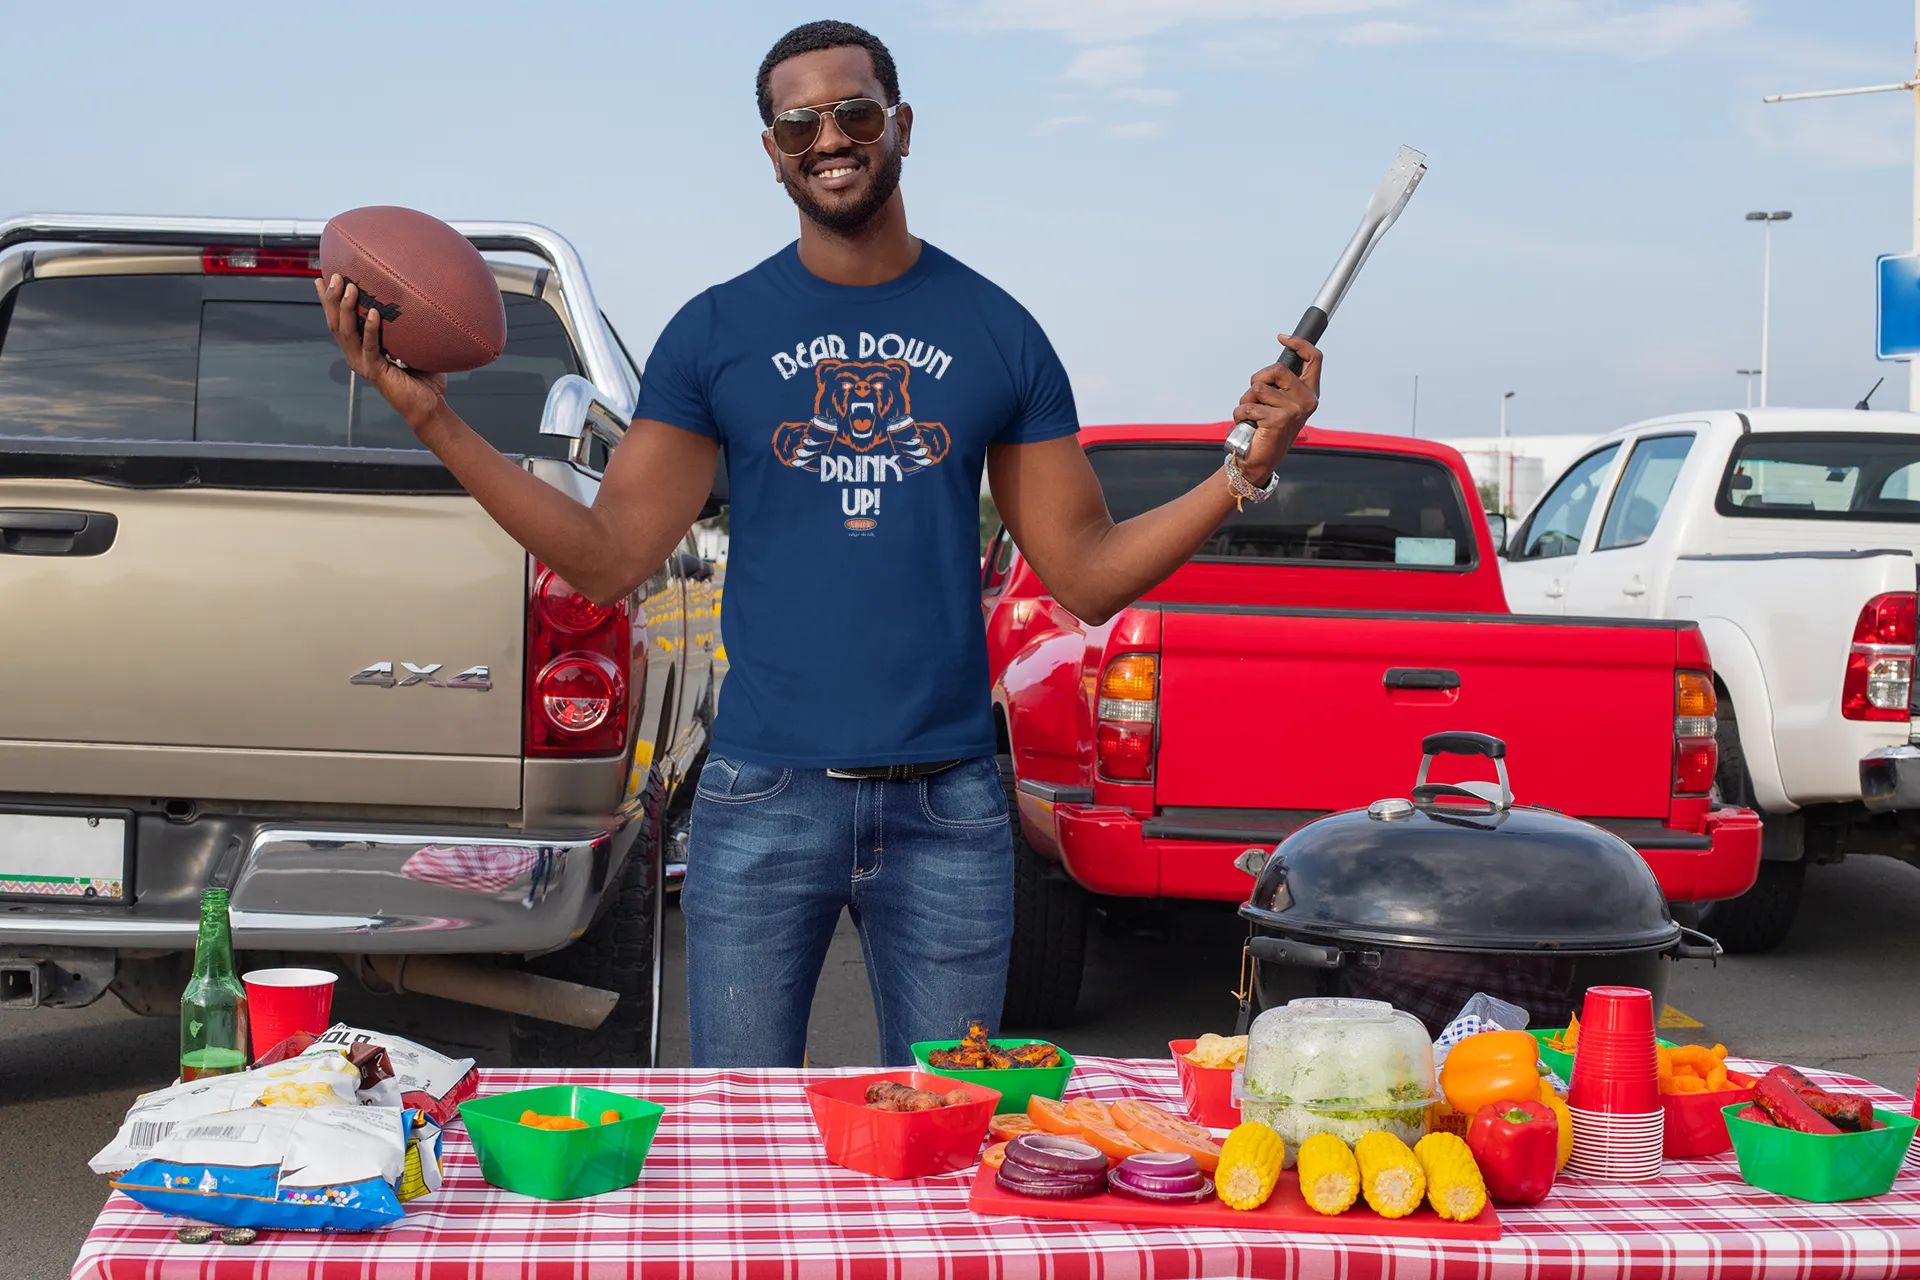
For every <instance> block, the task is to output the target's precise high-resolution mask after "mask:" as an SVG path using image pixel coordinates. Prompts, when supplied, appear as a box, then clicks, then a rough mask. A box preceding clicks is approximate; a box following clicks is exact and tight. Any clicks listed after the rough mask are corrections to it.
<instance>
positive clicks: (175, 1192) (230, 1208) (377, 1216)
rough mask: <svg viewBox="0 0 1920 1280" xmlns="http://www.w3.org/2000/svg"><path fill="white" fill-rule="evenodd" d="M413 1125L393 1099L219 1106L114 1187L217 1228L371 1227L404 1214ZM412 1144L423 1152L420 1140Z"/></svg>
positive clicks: (172, 1136)
mask: <svg viewBox="0 0 1920 1280" xmlns="http://www.w3.org/2000/svg"><path fill="white" fill-rule="evenodd" d="M412 1127H413V1113H412V1112H410V1111H401V1110H397V1109H395V1108H393V1107H359V1106H346V1107H312V1108H288V1107H248V1108H247V1109H245V1110H243V1111H220V1112H215V1113H214V1114H212V1115H203V1116H200V1117H198V1118H196V1119H193V1120H188V1121H184V1122H182V1123H180V1124H179V1125H177V1126H175V1128H174V1129H173V1131H172V1132H170V1133H169V1134H168V1135H167V1136H166V1137H164V1138H162V1139H160V1141H158V1142H157V1143H155V1144H154V1146H153V1153H152V1155H150V1156H149V1157H148V1158H147V1159H145V1160H143V1161H141V1162H140V1163H139V1164H137V1165H135V1166H134V1167H133V1168H131V1169H129V1170H128V1171H127V1172H126V1173H124V1174H122V1175H121V1176H120V1177H118V1178H116V1179H114V1183H113V1185H114V1188H115V1189H116V1190H119V1191H123V1192H125V1193H126V1194H127V1196H128V1197H130V1198H131V1199H132V1200H134V1201H135V1202H136V1203H138V1204H141V1205H144V1206H145V1207H147V1208H149V1209H153V1210H156V1211H158V1212H160V1213H171V1214H178V1215H180V1216H182V1217H187V1218H194V1219H197V1220H199V1221H201V1222H210V1223H213V1224H215V1225H216V1226H222V1227H255V1228H263V1227H264V1228H276V1229H280V1230H287V1231H372V1230H376V1229H378V1228H380V1227H385V1226H389V1225H391V1224H392V1223H395V1222H398V1221H399V1220H400V1219H401V1217H403V1216H404V1211H403V1210H402V1209H401V1207H400V1189H399V1186H398V1184H399V1182H400V1179H401V1176H402V1174H403V1173H405V1172H406V1169H407V1137H408V1134H409V1132H410V1131H411V1129H412ZM437 1145H438V1144H437V1142H435V1143H434V1144H433V1146H434V1147H437ZM419 1149H420V1153H421V1157H422V1159H423V1160H424V1159H425V1158H426V1157H427V1155H428V1147H427V1144H421V1145H420V1148H419ZM435 1154H437V1153H435ZM437 1164H438V1162H437V1159H436V1160H435V1169H434V1173H433V1176H434V1180H435V1181H437V1180H438V1168H437Z"/></svg>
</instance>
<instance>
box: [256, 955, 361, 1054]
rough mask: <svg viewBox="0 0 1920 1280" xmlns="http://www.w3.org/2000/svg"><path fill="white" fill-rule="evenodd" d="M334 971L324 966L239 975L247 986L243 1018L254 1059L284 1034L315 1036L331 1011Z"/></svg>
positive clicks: (334, 979)
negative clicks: (249, 1029)
mask: <svg viewBox="0 0 1920 1280" xmlns="http://www.w3.org/2000/svg"><path fill="white" fill-rule="evenodd" d="M339 980H340V979H339V976H338V975H337V974H332V973H328V972H327V971H326V970H325V969H255V970H254V971H253V972H252V973H243V974H241V975H240V981H241V982H243V983H245V984H246V987H247V1019H248V1022H249V1024H250V1025H251V1026H252V1028H253V1056H254V1057H256V1058H258V1057H259V1056H260V1055H262V1054H264V1053H265V1052H266V1051H267V1050H269V1049H271V1048H273V1046H275V1045H277V1044H279V1043H280V1042H281V1041H282V1040H285V1039H286V1038H287V1037H288V1036H291V1035H297V1034H299V1033H300V1032H302V1031H305V1032H308V1033H309V1034H312V1035H316V1036H317V1035H319V1034H320V1033H321V1032H322V1031H325V1030H326V1029H327V1026H328V1018H329V1015H331V1014H332V1012H333V984H334V983H336V982H338V981H339Z"/></svg>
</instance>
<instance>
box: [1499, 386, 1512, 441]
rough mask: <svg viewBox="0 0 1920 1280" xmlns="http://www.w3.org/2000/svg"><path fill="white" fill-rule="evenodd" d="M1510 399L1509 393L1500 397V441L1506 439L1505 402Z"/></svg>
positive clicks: (1510, 393) (1510, 394)
mask: <svg viewBox="0 0 1920 1280" xmlns="http://www.w3.org/2000/svg"><path fill="white" fill-rule="evenodd" d="M1511 399H1513V392H1511V391H1509V392H1507V393H1506V394H1505V395H1503V396H1501V397H1500V438H1501V439H1502V440H1505V439H1506V438H1507V401H1509V400H1511Z"/></svg>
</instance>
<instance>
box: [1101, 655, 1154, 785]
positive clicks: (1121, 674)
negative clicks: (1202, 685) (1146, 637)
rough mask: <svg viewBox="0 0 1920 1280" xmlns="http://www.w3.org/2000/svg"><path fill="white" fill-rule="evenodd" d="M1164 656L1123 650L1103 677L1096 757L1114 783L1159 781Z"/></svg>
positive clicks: (1108, 664) (1110, 664)
mask: <svg viewBox="0 0 1920 1280" xmlns="http://www.w3.org/2000/svg"><path fill="white" fill-rule="evenodd" d="M1159 697H1160V660H1159V659H1158V658H1157V657H1155V656H1154V655H1153V654H1151V653H1123V654H1121V655H1120V656H1119V657H1116V658H1114V659H1113V660H1112V661H1111V662H1109V663H1107V669H1106V671H1105V672H1103V673H1102V674H1101V676H1100V701H1099V706H1098V708H1097V711H1096V715H1095V725H1094V735H1093V737H1094V740H1093V747H1094V760H1095V761H1096V763H1097V764H1098V767H1099V772H1100V776H1101V777H1103V778H1106V779H1109V780H1111V781H1114V782H1151V781H1153V737H1154V725H1155V722H1156V721H1157V720H1158V718H1159V705H1160V704H1159Z"/></svg>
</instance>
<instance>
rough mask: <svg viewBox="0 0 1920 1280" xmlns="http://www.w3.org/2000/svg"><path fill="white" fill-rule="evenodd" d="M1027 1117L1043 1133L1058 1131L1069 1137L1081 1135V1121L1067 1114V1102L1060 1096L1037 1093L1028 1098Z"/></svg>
mask: <svg viewBox="0 0 1920 1280" xmlns="http://www.w3.org/2000/svg"><path fill="white" fill-rule="evenodd" d="M1027 1118H1028V1119H1029V1120H1031V1121H1033V1127H1034V1128H1036V1129H1038V1130H1040V1132H1042V1133H1057V1134H1060V1135H1061V1136H1063V1137H1068V1138H1077V1137H1079V1136H1080V1122H1079V1121H1078V1120H1075V1119H1074V1118H1073V1117H1072V1116H1070V1115H1068V1114H1067V1106H1066V1104H1065V1103H1064V1102H1061V1101H1060V1100H1059V1099H1058V1098H1043V1097H1041V1096H1040V1095H1039V1094H1035V1095H1034V1096H1033V1097H1031V1098H1029V1099H1027Z"/></svg>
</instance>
